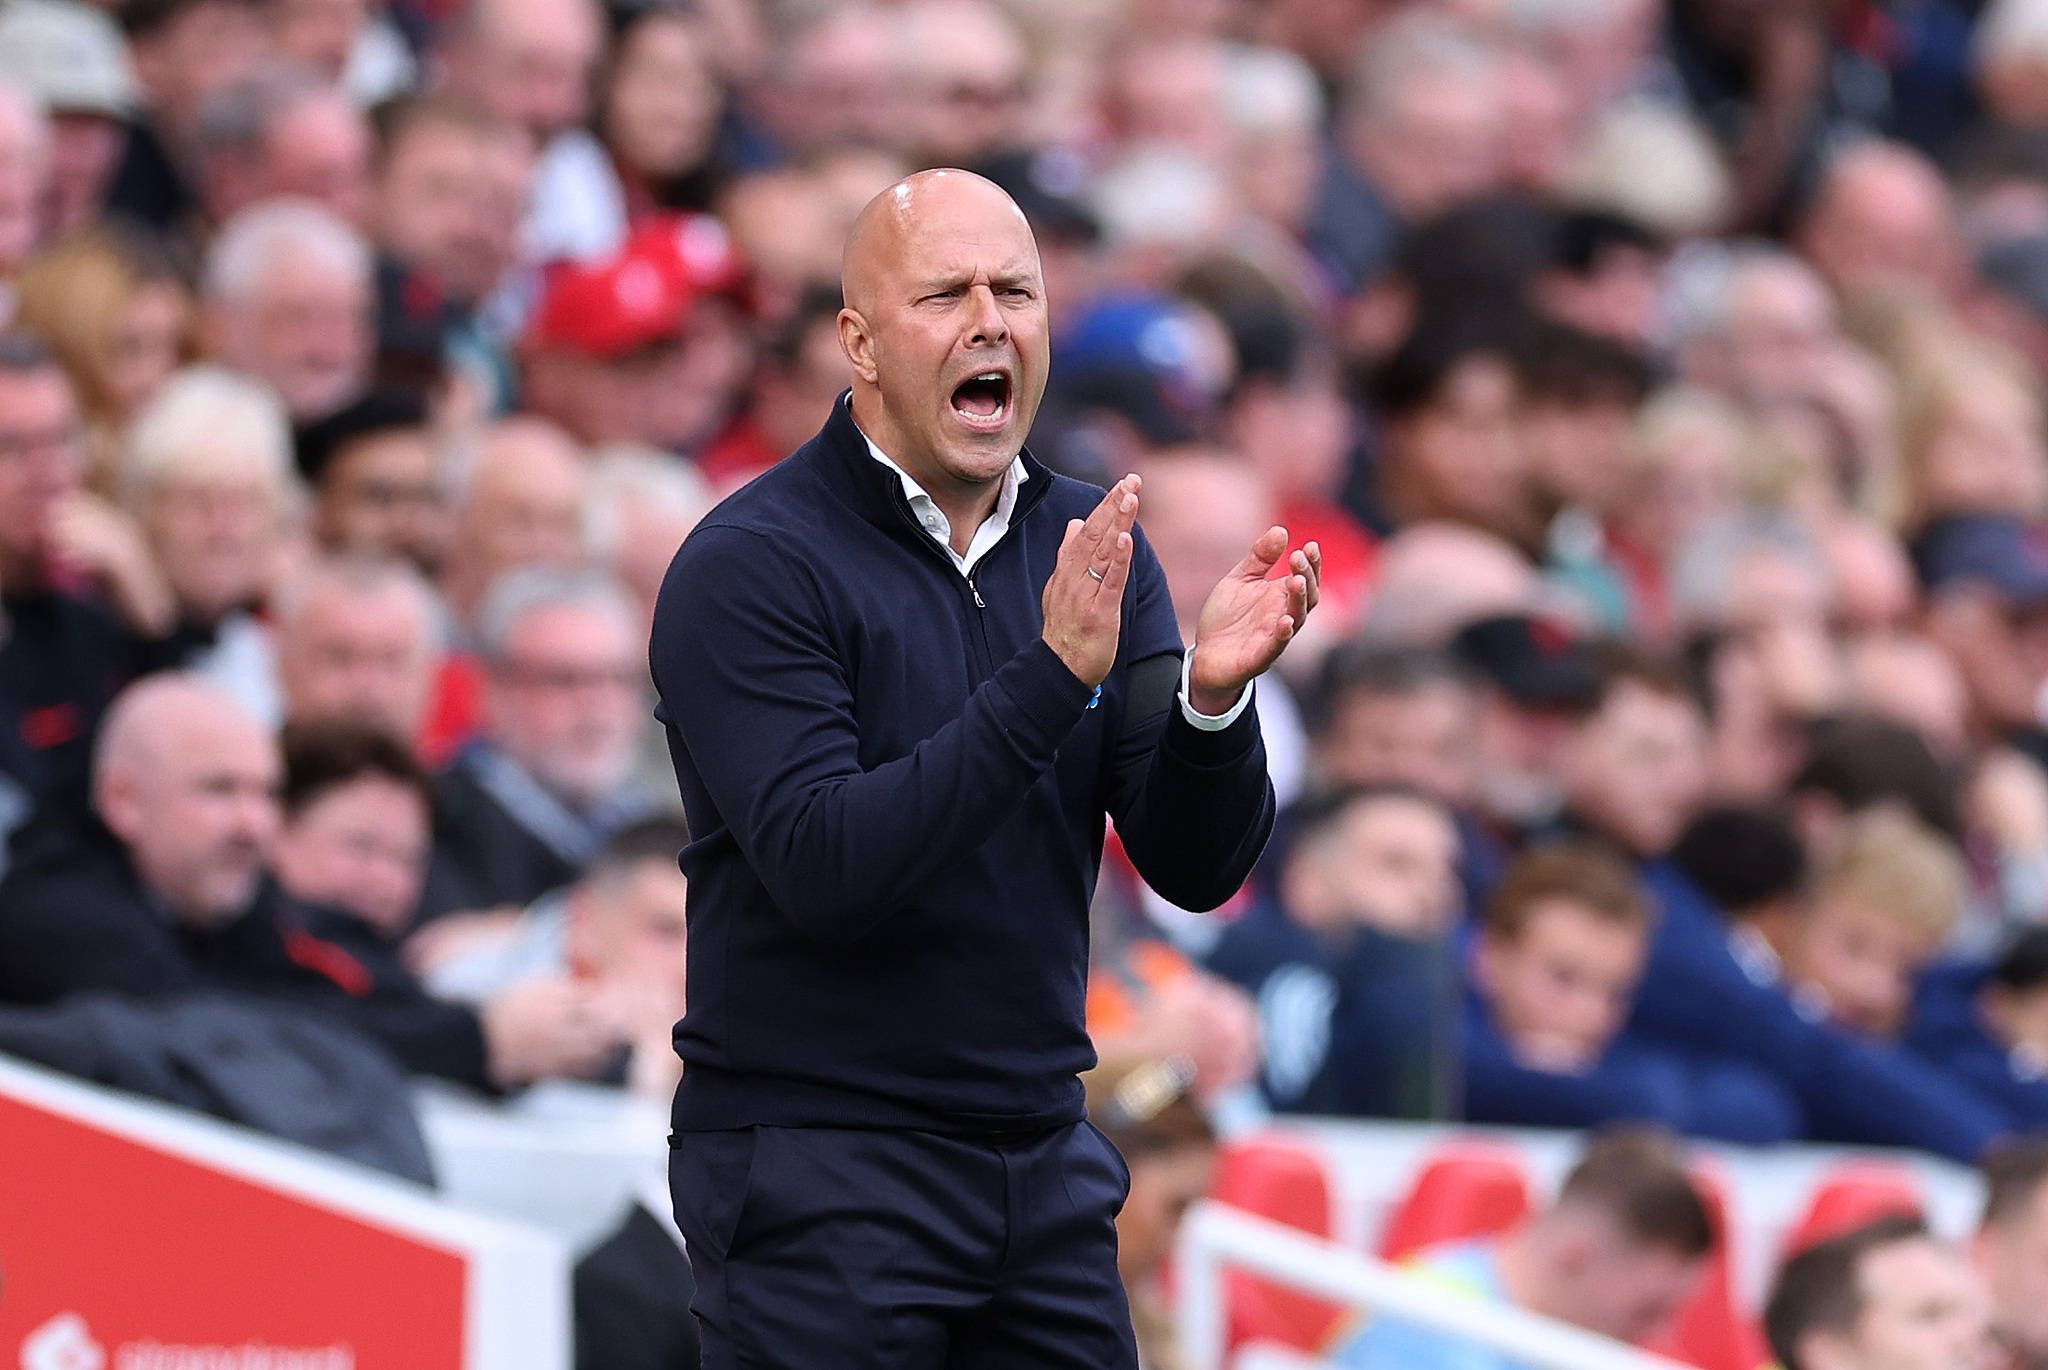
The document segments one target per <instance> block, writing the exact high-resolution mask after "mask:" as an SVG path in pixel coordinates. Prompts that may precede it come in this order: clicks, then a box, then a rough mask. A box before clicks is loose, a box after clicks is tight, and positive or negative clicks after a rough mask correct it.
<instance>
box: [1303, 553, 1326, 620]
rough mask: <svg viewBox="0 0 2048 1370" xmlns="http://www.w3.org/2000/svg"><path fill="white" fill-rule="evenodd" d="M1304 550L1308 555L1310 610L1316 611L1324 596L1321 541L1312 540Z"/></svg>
mask: <svg viewBox="0 0 2048 1370" xmlns="http://www.w3.org/2000/svg"><path fill="white" fill-rule="evenodd" d="M1302 551H1303V554H1304V555H1306V556H1307V557H1308V571H1307V572H1306V574H1307V576H1308V612H1309V613H1314V612H1315V607H1316V605H1317V604H1319V603H1321V602H1322V598H1323V549H1322V545H1321V544H1320V543H1315V542H1311V543H1310V544H1309V545H1308V546H1307V547H1305V548H1303V549H1302Z"/></svg>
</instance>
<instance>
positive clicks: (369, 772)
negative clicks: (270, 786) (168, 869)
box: [270, 716, 445, 997]
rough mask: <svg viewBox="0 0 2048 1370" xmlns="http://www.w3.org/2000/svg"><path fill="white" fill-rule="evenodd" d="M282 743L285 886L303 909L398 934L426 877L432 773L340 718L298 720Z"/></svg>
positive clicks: (276, 866)
mask: <svg viewBox="0 0 2048 1370" xmlns="http://www.w3.org/2000/svg"><path fill="white" fill-rule="evenodd" d="M283 745H284V760H285V771H284V793H283V796H282V803H283V806H284V815H283V820H282V822H280V823H279V825H278V831H277V837H276V839H275V841H273V842H272V844H271V852H270V867H271V869H272V870H273V871H274V872H275V873H276V875H277V881H278V883H279V884H280V885H282V886H283V887H284V889H285V892H286V893H287V894H289V895H291V896H292V898H294V899H297V900H299V901H300V902H302V903H306V904H315V905H319V906H321V907H323V908H328V909H333V910H337V911H339V912H342V913H346V914H348V915H350V916H351V917H354V918H358V919H361V920H362V921H363V922H364V923H366V924H368V925H369V926H370V927H371V928H373V929H374V930H375V931H376V932H377V933H378V934H379V935H381V936H384V937H396V936H398V935H399V934H400V933H402V932H403V931H404V930H405V926H406V923H407V922H408V921H409V920H410V919H411V918H412V911H413V909H414V908H415V907H416V906H417V905H418V904H419V897H420V882H421V881H422V880H423V879H425V877H426V871H427V852H428V846H429V842H430V834H431V831H432V826H431V825H432V821H433V813H432V808H431V806H432V803H433V794H432V789H431V787H430V784H429V782H428V779H427V773H426V772H425V771H423V770H421V769H420V764H419V762H417V761H415V760H413V758H412V753H410V752H409V751H407V750H406V748H405V744H404V743H402V742H399V741H396V740H395V739H393V737H392V736H391V735H390V734H389V733H387V732H385V731H384V730H383V729H381V728H373V727H364V726H363V725H362V724H360V723H355V722H350V721H346V720H344V719H342V718H340V717H338V716H329V717H327V718H325V719H321V720H319V721H314V720H312V719H310V718H309V719H308V720H306V721H303V722H301V721H297V720H295V721H294V722H293V723H291V724H290V725H288V726H287V727H286V729H285V732H284V744H283ZM444 997H445V996H444Z"/></svg>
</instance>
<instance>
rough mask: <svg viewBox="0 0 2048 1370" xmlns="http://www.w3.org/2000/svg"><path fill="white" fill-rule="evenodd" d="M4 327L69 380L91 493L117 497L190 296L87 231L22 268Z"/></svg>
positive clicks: (181, 337) (135, 243)
mask: <svg viewBox="0 0 2048 1370" xmlns="http://www.w3.org/2000/svg"><path fill="white" fill-rule="evenodd" d="M0 15H4V12H0ZM14 321H15V324H16V326H17V327H20V328H23V329H26V330H27V331H29V332H31V333H34V334H36V335H38V336H39V337H41V338H42V339H43V340H44V341H45V342H47V343H48V344H49V346H50V348H51V349H52V350H53V351H55V352H56V354H57V356H58V358H59V359H60V360H61V361H62V362H63V363H64V369H65V370H66V371H68V372H70V373H71V380H72V384H73V385H75V386H76V387H77V388H78V398H79V404H80V406H81V408H82V409H83V411H84V419H85V424H86V430H85V438H86V444H87V450H88V454H89V466H90V471H91V476H92V483H93V485H94V486H95V487H96V488H97V489H99V490H100V491H102V492H103V493H106V494H115V493H117V492H118V490H119V484H120V480H119V463H120V449H121V443H122V440H123V439H124V437H125V436H126V433H127V428H128V424H129V423H130V422H131V421H132V420H133V419H134V417H135V415H136V413H137V412H138V411H140V410H141V409H142V407H143V405H144V404H146V403H147V402H148V401H149V399H150V398H151V397H152V396H154V395H155V394H156V392H157V390H158V389H159V388H161V387H162V385H163V383H164V382H165V381H166V380H168V379H170V376H171V373H172V372H174V371H176V370H177V369H178V368H179V367H180V366H183V365H184V364H185V363H187V362H189V361H191V360H192V359H193V354H194V352H195V351H196V348H197V341H198V340H197V337H196V333H197V330H196V328H195V327H194V324H195V319H194V317H193V307H192V296H191V293H190V292H189V291H187V290H186V289H185V286H184V283H183V282H182V281H181V280H180V279H179V278H178V275H177V272H176V271H175V270H174V269H173V267H172V265H171V263H170V261H169V260H168V259H167V258H166V257H165V256H164V255H163V254H162V253H161V252H159V251H158V250H157V249H156V247H155V245H154V244H153V243H151V242H150V240H149V239H147V238H145V237H143V236H142V235H140V234H138V233H135V232H133V231H129V230H125V229H123V228H121V227H120V226H118V225H109V226H105V227H95V228H89V229H84V230H81V231H80V232H78V233H75V234H73V235H71V236H70V237H68V238H66V239H64V240H63V241H62V242H59V243H56V244H54V245H53V246H51V247H49V248H47V249H45V250H44V251H42V252H39V253H37V254H36V255H35V256H34V257H33V258H31V259H30V261H29V264H28V266H27V268H26V269H25V270H24V271H23V272H22V274H21V280H20V293H19V298H18V299H17V300H16V302H15V314H14Z"/></svg>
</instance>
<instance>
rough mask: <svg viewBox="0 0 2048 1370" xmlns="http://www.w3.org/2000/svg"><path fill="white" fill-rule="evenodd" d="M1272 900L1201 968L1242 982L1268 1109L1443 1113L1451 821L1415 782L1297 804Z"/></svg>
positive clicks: (1449, 1014)
mask: <svg viewBox="0 0 2048 1370" xmlns="http://www.w3.org/2000/svg"><path fill="white" fill-rule="evenodd" d="M1294 812H1295V815H1296V817H1295V823H1294V828H1293V836H1292V840H1291V843H1290V845H1289V847H1288V850H1287V853H1286V856H1285V857H1284V859H1283V860H1282V862H1281V864H1280V867H1279V877H1278V880H1277V882H1276V884H1277V887H1278V888H1277V893H1278V898H1277V899H1276V898H1273V897H1270V896H1269V897H1268V898H1266V899H1265V900H1263V901H1261V902H1260V903H1259V904H1258V905H1257V906H1256V907H1255V908H1254V909H1253V910H1252V911H1251V912H1250V913H1249V914H1247V915H1245V916H1244V917H1243V918H1241V919H1239V920H1237V921H1236V922H1235V923H1233V924H1231V926H1230V929H1229V931H1227V932H1225V933H1224V934H1223V937H1222V940H1221V941H1219V942H1218V943H1217V944H1216V948H1215V950H1214V951H1212V952H1211V953H1210V955H1209V958H1208V965H1209V968H1210V969H1211V970H1213V971H1215V972H1216V973H1217V974H1219V975H1221V976H1223V977H1225V978H1226V979H1229V980H1234V981H1236V982H1237V983H1238V984H1240V985H1242V986H1244V988H1245V989H1246V990H1248V991H1250V993H1251V995H1252V997H1253V998H1254V999H1255V1000H1256V1001H1257V1003H1258V1008H1259V1023H1260V1029H1261V1036H1262V1039H1263V1042H1264V1046H1265V1056H1266V1062H1265V1069H1264V1074H1263V1076H1262V1077H1261V1085H1262V1086H1263V1088H1264V1090H1265V1094H1266V1097H1267V1098H1268V1100H1269V1101H1270V1102H1271V1103H1272V1105H1273V1106H1274V1107H1275V1108H1278V1109H1283V1110H1288V1111H1294V1112H1303V1113H1334V1114H1348V1115H1359V1116H1366V1117H1411V1118H1412V1117H1446V1116H1449V1108H1450V1104H1451V1100H1450V1098H1449V1092H1448V1089H1447V1086H1448V1083H1449V1071H1448V1070H1447V1069H1446V1066H1447V1065H1448V1063H1449V1058H1450V1054H1451V1053H1450V1049H1449V1037H1450V1034H1451V1032H1452V1031H1453V1030H1454V1029H1455V1026H1456V1021H1457V999H1456V994H1457V989H1456V981H1455V975H1454V973H1453V967H1452V954H1451V949H1450V943H1449V936H1450V931H1451V926H1452V922H1453V920H1454V919H1455V918H1456V916H1457V912H1458V885H1457V877H1456V861H1457V850H1458V838H1457V831H1456V829H1455V828H1454V827H1453V826H1452V823H1451V817H1450V814H1449V813H1448V812H1447V811H1446V810H1445V808H1444V807H1443V805H1441V804H1439V803H1437V802H1436V801H1435V800H1433V799H1429V798H1427V797H1425V796H1423V795H1420V794H1418V793H1416V792H1414V791H1409V790H1389V789H1381V790H1340V791H1336V792H1333V793H1330V794H1327V795H1320V796H1316V797H1314V798H1312V799H1309V800H1305V801H1303V802H1302V803H1301V804H1300V805H1297V806H1296V808H1295V810H1294Z"/></svg>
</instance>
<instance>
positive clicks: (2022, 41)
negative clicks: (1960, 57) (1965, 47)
mask: <svg viewBox="0 0 2048 1370" xmlns="http://www.w3.org/2000/svg"><path fill="white" fill-rule="evenodd" d="M1973 44H1974V46H1975V48H1976V54H1977V60H1978V61H1980V62H1982V61H2007V62H2010V61H2024V60H2033V61H2042V60H2048V4H2043V3H2041V0H1991V4H1990V5H1989V6H1988V7H1986V8H1985V10H1984V12H1983V13H1982V14H1980V15H1979V16H1978V17H1977V30H1976V34H1975V37H1974V39H1973Z"/></svg>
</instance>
